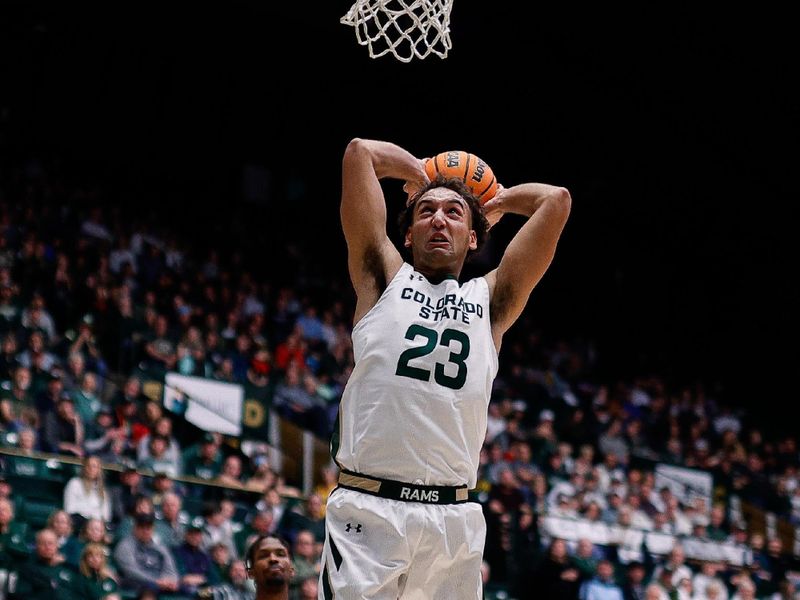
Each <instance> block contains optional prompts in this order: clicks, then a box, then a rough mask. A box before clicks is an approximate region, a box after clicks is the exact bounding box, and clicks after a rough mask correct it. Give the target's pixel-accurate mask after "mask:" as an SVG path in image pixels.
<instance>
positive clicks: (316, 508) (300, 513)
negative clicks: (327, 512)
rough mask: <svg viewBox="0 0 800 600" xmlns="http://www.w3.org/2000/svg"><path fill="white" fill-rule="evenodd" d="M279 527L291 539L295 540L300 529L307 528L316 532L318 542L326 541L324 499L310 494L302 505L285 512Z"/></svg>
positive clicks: (315, 536) (315, 537)
mask: <svg viewBox="0 0 800 600" xmlns="http://www.w3.org/2000/svg"><path fill="white" fill-rule="evenodd" d="M279 528H280V530H281V531H282V532H284V534H285V537H286V538H287V539H289V540H294V538H295V536H296V535H297V533H298V532H299V531H301V530H304V529H307V530H309V531H311V532H312V533H313V534H314V539H315V540H316V541H317V542H320V543H322V542H324V541H325V516H324V515H323V513H322V499H321V498H320V497H319V495H317V494H314V493H312V494H309V495H308V497H307V498H306V500H305V502H304V503H303V504H302V505H298V506H295V507H293V508H292V509H291V510H288V511H286V512H285V513H284V514H283V519H282V521H281V523H280V526H279Z"/></svg>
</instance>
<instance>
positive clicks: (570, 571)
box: [520, 538, 580, 600]
mask: <svg viewBox="0 0 800 600" xmlns="http://www.w3.org/2000/svg"><path fill="white" fill-rule="evenodd" d="M531 576H532V579H531V581H530V582H529V584H528V585H525V586H524V587H523V588H522V589H521V595H520V600H529V599H530V600H534V599H538V598H577V597H578V590H579V588H580V573H579V572H578V569H577V568H575V565H574V564H573V563H572V561H571V560H570V558H569V555H568V554H567V545H566V543H565V542H564V540H562V539H558V538H555V539H553V540H552V541H551V542H550V547H549V548H548V550H547V554H546V556H545V557H544V558H543V560H542V561H541V562H540V563H539V565H538V566H537V567H536V568H535V569H534V570H533V572H532V574H531Z"/></svg>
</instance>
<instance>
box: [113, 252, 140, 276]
mask: <svg viewBox="0 0 800 600" xmlns="http://www.w3.org/2000/svg"><path fill="white" fill-rule="evenodd" d="M125 263H129V264H130V265H131V267H132V268H133V272H134V273H135V272H136V255H135V254H134V253H133V250H131V249H130V248H117V249H115V250H112V251H111V254H110V255H109V257H108V266H109V268H110V269H111V270H112V271H113V272H114V273H119V272H120V271H122V265H124V264H125Z"/></svg>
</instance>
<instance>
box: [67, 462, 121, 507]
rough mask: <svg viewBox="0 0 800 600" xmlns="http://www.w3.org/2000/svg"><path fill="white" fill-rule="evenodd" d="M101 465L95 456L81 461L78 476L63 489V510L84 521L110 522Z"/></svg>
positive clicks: (107, 498)
mask: <svg viewBox="0 0 800 600" xmlns="http://www.w3.org/2000/svg"><path fill="white" fill-rule="evenodd" d="M103 479H104V478H103V465H102V463H101V462H100V459H99V458H97V457H96V456H90V457H88V458H86V459H85V460H84V461H83V468H82V469H81V473H80V475H78V476H76V477H73V478H72V479H70V480H69V482H68V483H67V485H66V487H65V488H64V510H65V511H67V513H68V514H70V515H74V514H78V515H80V516H82V517H83V518H85V519H100V520H102V521H104V522H108V521H110V520H111V503H110V501H109V497H108V494H107V493H106V488H105V483H104V481H103Z"/></svg>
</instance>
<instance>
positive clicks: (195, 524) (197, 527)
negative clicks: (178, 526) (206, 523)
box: [186, 519, 203, 532]
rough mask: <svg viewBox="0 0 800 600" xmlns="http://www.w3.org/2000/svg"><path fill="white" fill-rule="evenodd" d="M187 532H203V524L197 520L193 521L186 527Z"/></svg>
mask: <svg viewBox="0 0 800 600" xmlns="http://www.w3.org/2000/svg"><path fill="white" fill-rule="evenodd" d="M186 531H187V532H189V531H203V523H202V522H200V521H198V520H197V519H192V520H191V521H189V523H188V524H187V525H186Z"/></svg>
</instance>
